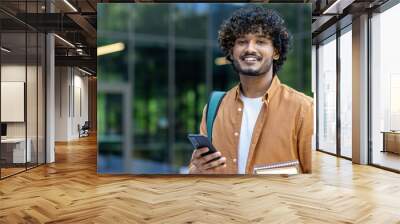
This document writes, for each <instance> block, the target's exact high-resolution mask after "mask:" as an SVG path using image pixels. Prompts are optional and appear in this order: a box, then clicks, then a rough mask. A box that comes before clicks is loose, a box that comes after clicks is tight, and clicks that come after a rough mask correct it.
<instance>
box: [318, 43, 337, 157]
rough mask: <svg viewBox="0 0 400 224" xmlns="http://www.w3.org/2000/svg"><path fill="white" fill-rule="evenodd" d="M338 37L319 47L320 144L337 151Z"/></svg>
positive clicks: (331, 150)
mask: <svg viewBox="0 0 400 224" xmlns="http://www.w3.org/2000/svg"><path fill="white" fill-rule="evenodd" d="M335 38H336V37H335V36H334V37H332V40H330V41H329V42H327V43H325V44H323V45H320V46H319V48H318V51H319V52H318V106H319V111H318V113H319V114H318V115H319V117H318V118H319V123H318V132H319V133H318V134H319V139H318V144H319V145H318V146H319V149H320V150H323V151H327V152H331V153H336V39H335Z"/></svg>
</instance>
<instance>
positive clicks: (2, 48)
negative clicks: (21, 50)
mask: <svg viewBox="0 0 400 224" xmlns="http://www.w3.org/2000/svg"><path fill="white" fill-rule="evenodd" d="M1 50H2V51H4V52H6V53H10V52H11V51H10V50H8V49H7V48H5V47H1Z"/></svg>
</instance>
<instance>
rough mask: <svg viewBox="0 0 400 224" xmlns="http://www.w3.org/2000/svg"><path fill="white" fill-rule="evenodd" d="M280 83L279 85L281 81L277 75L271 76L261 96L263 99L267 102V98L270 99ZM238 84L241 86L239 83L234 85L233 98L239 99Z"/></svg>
mask: <svg viewBox="0 0 400 224" xmlns="http://www.w3.org/2000/svg"><path fill="white" fill-rule="evenodd" d="M280 85H281V82H280V80H279V78H278V75H274V77H273V78H272V82H271V86H270V87H269V89H268V90H267V91H266V92H265V94H264V96H263V101H264V102H268V101H269V99H271V97H272V96H273V95H274V94H275V93H276V92H277V90H278V88H279V86H280ZM240 86H241V84H240V83H239V84H238V85H237V86H236V91H235V92H236V93H235V100H238V99H240Z"/></svg>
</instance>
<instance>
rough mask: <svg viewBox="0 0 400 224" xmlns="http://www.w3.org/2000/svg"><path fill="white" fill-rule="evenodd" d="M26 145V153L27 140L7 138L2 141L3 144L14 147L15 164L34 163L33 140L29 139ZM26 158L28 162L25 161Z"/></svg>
mask: <svg viewBox="0 0 400 224" xmlns="http://www.w3.org/2000/svg"><path fill="white" fill-rule="evenodd" d="M26 143H27V144H28V145H27V147H26V153H25V138H7V139H2V140H1V144H7V145H8V146H9V147H12V149H13V150H12V151H13V153H12V157H13V160H12V161H13V163H25V162H31V161H32V150H31V148H32V140H31V139H30V138H28V139H27V140H26ZM25 158H26V159H27V161H25Z"/></svg>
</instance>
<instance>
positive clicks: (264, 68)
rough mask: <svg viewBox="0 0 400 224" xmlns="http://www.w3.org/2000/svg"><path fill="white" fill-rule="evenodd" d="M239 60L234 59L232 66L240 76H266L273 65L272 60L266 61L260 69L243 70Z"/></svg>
mask: <svg viewBox="0 0 400 224" xmlns="http://www.w3.org/2000/svg"><path fill="white" fill-rule="evenodd" d="M238 60H240V59H235V58H233V60H232V61H233V63H232V66H233V69H234V70H235V71H236V72H237V73H239V75H246V76H260V75H262V74H266V73H267V72H268V71H269V70H270V69H271V67H272V65H273V63H272V60H266V61H265V62H264V63H263V64H262V65H261V66H260V67H259V68H258V69H253V68H242V67H241V66H240V63H239V61H238Z"/></svg>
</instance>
